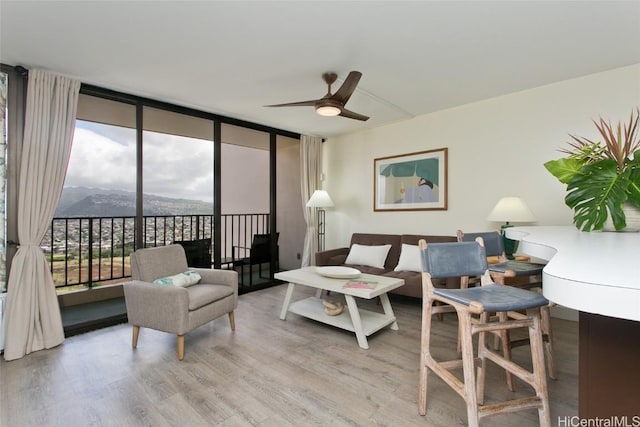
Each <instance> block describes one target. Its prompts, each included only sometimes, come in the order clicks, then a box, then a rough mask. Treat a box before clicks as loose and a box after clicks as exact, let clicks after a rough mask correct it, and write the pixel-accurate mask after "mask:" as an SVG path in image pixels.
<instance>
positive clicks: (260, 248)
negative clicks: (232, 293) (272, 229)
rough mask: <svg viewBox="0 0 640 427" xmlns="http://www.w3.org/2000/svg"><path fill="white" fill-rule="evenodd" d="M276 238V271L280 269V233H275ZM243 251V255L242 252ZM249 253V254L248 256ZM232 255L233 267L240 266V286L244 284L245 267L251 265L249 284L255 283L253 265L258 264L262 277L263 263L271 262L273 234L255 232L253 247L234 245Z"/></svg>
mask: <svg viewBox="0 0 640 427" xmlns="http://www.w3.org/2000/svg"><path fill="white" fill-rule="evenodd" d="M275 236H276V237H275V240H276V242H275V243H276V259H275V261H276V271H278V257H279V250H278V238H279V237H280V233H276V234H275ZM241 252H242V255H243V256H241V255H240V253H241ZM247 253H248V255H249V256H246V255H247ZM231 256H232V258H233V268H237V267H240V286H243V285H244V267H245V266H246V265H248V266H249V286H252V285H253V274H252V272H253V266H254V265H257V266H258V277H259V278H261V279H268V278H269V277H262V264H266V263H271V234H254V235H253V240H252V242H251V247H250V248H247V247H244V246H233V247H232V248H231Z"/></svg>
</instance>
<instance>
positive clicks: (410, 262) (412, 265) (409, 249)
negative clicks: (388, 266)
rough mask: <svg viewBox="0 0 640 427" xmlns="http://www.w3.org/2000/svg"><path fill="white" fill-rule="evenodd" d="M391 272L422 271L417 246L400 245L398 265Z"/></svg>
mask: <svg viewBox="0 0 640 427" xmlns="http://www.w3.org/2000/svg"><path fill="white" fill-rule="evenodd" d="M393 271H416V272H418V273H419V272H421V271H422V258H421V255H420V248H419V247H418V245H407V244H406V243H403V244H402V249H401V250H400V259H399V260H398V265H397V266H396V268H394V269H393Z"/></svg>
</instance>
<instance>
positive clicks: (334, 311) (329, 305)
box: [322, 299, 344, 316]
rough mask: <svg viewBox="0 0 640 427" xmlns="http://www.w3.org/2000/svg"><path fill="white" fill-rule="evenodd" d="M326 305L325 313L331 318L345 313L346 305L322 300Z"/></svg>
mask: <svg viewBox="0 0 640 427" xmlns="http://www.w3.org/2000/svg"><path fill="white" fill-rule="evenodd" d="M322 305H324V312H325V313H327V314H328V315H329V316H337V315H339V314H340V313H342V312H343V311H344V304H343V303H341V302H340V301H333V300H326V299H325V300H322Z"/></svg>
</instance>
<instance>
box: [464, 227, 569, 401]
mask: <svg viewBox="0 0 640 427" xmlns="http://www.w3.org/2000/svg"><path fill="white" fill-rule="evenodd" d="M457 235H458V241H460V242H473V241H475V239H477V238H478V237H481V238H482V240H483V241H484V247H485V251H486V253H487V256H488V257H491V256H495V257H498V263H497V264H490V265H489V274H491V278H492V279H493V281H494V282H496V283H499V284H501V285H504V284H505V279H507V278H511V277H517V278H522V279H526V280H519V281H517V282H516V284H511V285H510V286H516V287H518V288H522V289H536V290H537V291H542V269H543V268H544V264H540V263H535V262H526V261H517V260H510V259H507V257H506V256H505V253H504V241H503V239H502V235H500V233H499V232H498V231H486V232H479V233H463V232H462V230H458V233H457ZM507 315H509V316H511V317H512V318H519V317H521V315H520V313H518V312H515V311H512V312H510V313H504V314H503V315H502V316H503V317H505V316H507ZM540 316H541V319H542V341H543V342H544V350H545V354H546V360H547V374H548V375H549V378H551V379H554V380H555V379H556V378H557V377H556V364H555V358H554V352H553V335H552V333H551V312H550V311H549V305H548V306H546V307H542V308H541V309H540ZM501 339H502V340H503V344H502V345H503V346H504V349H505V351H506V353H507V354H510V353H511V348H512V347H517V346H521V345H526V344H528V342H529V341H528V340H527V339H522V340H515V341H514V340H512V339H510V337H509V333H508V332H506V333H505V334H502V338H501ZM495 347H496V348H498V345H497V343H496V345H495ZM507 383H508V384H509V390H512V391H513V389H514V388H513V379H512V378H511V375H509V374H507Z"/></svg>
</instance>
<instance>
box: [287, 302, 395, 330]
mask: <svg viewBox="0 0 640 427" xmlns="http://www.w3.org/2000/svg"><path fill="white" fill-rule="evenodd" d="M358 311H359V312H360V320H361V321H362V330H363V332H364V334H365V335H366V336H369V335H371V334H373V333H374V332H377V331H379V330H380V329H382V328H384V327H386V326H389V325H391V324H392V323H393V322H395V321H396V318H395V316H389V315H386V314H383V313H376V312H374V311H369V310H363V309H358ZM289 312H291V313H294V314H297V315H299V316H304V317H306V318H309V319H312V320H316V321H318V322H322V323H326V324H327V325H331V326H335V327H336V328H340V329H346V330H347V331H351V332H355V331H356V330H355V328H354V326H353V321H352V320H351V315H350V314H349V309H348V308H347V307H345V308H344V311H343V312H342V313H340V314H339V315H337V316H329V315H328V314H327V313H325V312H324V305H322V299H321V298H316V297H309V298H306V299H303V300H300V301H296V302H294V303H291V305H290V306H289Z"/></svg>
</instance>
